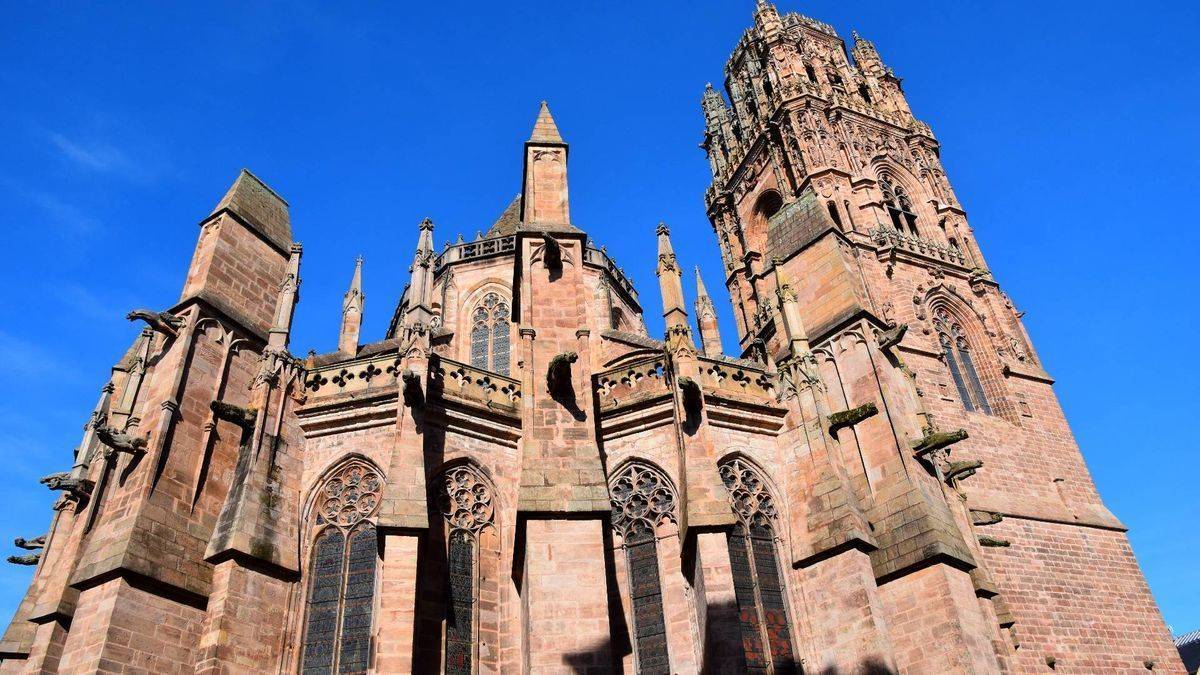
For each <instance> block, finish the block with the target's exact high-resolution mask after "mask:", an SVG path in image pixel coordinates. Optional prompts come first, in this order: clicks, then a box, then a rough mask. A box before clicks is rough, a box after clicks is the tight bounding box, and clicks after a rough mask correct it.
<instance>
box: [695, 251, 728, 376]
mask: <svg viewBox="0 0 1200 675" xmlns="http://www.w3.org/2000/svg"><path fill="white" fill-rule="evenodd" d="M696 326H697V328H699V331H700V350H701V351H702V352H704V355H705V356H720V355H721V354H722V353H724V348H723V347H722V346H721V333H720V330H719V329H718V328H717V308H716V307H715V306H714V305H713V301H712V298H710V297H708V289H706V288H705V287H704V279H703V278H702V277H701V276H700V267H699V266H697V267H696Z"/></svg>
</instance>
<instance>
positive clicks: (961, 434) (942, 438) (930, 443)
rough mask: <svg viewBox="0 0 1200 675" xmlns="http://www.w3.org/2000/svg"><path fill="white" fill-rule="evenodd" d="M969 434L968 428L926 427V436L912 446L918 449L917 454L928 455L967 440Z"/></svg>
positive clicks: (920, 455)
mask: <svg viewBox="0 0 1200 675" xmlns="http://www.w3.org/2000/svg"><path fill="white" fill-rule="evenodd" d="M967 435H968V434H967V430H966V429H957V430H955V431H934V430H933V429H926V430H925V436H924V437H922V438H921V439H920V440H918V441H913V444H912V448H913V450H915V451H916V453H917V456H919V457H926V456H930V455H931V454H932V453H934V452H937V451H938V450H943V449H945V448H948V447H950V446H951V445H954V444H955V443H957V442H959V441H961V440H965V439H966V438H967Z"/></svg>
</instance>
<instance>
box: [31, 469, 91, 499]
mask: <svg viewBox="0 0 1200 675" xmlns="http://www.w3.org/2000/svg"><path fill="white" fill-rule="evenodd" d="M38 482H39V483H41V484H42V485H45V486H46V487H48V488H50V489H51V490H61V491H63V492H68V493H70V494H72V495H74V496H76V497H87V496H89V495H91V494H92V487H93V483H92V481H90V480H88V479H86V478H72V477H71V474H70V473H69V472H66V471H60V472H59V473H52V474H50V475H49V476H45V477H44V478H42V479H41V480H40V481H38Z"/></svg>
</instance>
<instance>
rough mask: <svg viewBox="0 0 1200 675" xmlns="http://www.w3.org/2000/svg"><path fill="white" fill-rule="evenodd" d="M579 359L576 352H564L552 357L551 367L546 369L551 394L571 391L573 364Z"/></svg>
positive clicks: (547, 384) (556, 394)
mask: <svg viewBox="0 0 1200 675" xmlns="http://www.w3.org/2000/svg"><path fill="white" fill-rule="evenodd" d="M578 360H579V355H578V354H576V353H575V352H563V353H562V354H559V355H558V356H555V357H554V358H552V359H550V367H549V368H548V369H547V370H546V386H547V387H548V388H549V389H550V395H551V396H558V395H560V394H565V395H570V393H571V364H572V363H575V362H576V361H578Z"/></svg>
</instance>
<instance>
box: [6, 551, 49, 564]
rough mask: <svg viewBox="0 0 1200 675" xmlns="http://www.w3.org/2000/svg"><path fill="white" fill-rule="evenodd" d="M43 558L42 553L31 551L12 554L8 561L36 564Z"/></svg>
mask: <svg viewBox="0 0 1200 675" xmlns="http://www.w3.org/2000/svg"><path fill="white" fill-rule="evenodd" d="M41 559H42V554H41V553H29V554H26V555H10V556H8V562H10V563H12V564H14V565H36V564H38V561H39V560H41Z"/></svg>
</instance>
